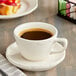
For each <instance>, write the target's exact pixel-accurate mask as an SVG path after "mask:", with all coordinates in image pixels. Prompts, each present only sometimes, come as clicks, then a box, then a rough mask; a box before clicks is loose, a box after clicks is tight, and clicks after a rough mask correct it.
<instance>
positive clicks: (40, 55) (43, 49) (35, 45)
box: [14, 22, 67, 61]
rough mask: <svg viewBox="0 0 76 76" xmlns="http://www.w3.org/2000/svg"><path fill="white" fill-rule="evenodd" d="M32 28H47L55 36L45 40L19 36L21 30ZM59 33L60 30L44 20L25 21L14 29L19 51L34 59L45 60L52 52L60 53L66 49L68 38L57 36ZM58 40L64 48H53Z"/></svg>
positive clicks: (25, 56)
mask: <svg viewBox="0 0 76 76" xmlns="http://www.w3.org/2000/svg"><path fill="white" fill-rule="evenodd" d="M30 28H42V29H46V30H48V31H50V32H51V33H52V34H53V36H52V37H50V38H48V39H44V40H28V39H23V38H21V37H20V36H19V33H20V32H21V31H23V30H26V29H30ZM57 35H58V30H57V29H56V28H55V26H53V25H51V24H48V23H43V22H29V23H24V24H21V25H19V26H17V27H16V28H15V30H14V36H15V39H16V43H17V45H18V48H19V52H20V53H21V55H22V56H23V57H24V58H26V59H29V60H34V61H37V60H44V59H46V58H48V56H49V55H51V53H59V52H63V51H64V50H66V48H67V39H65V38H57ZM57 42H58V43H60V45H62V46H63V49H59V50H53V49H55V47H54V48H53V45H54V44H55V43H57Z"/></svg>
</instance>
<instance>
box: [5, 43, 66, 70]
mask: <svg viewBox="0 0 76 76" xmlns="http://www.w3.org/2000/svg"><path fill="white" fill-rule="evenodd" d="M56 45H58V46H59V45H60V44H58V43H57V44H56ZM57 48H58V47H57ZM6 57H7V59H8V60H9V62H10V63H12V64H13V65H15V66H17V67H19V68H21V69H24V70H28V71H45V70H48V69H51V68H53V67H55V66H56V65H58V64H59V63H61V62H62V61H63V60H64V58H65V51H64V52H61V53H55V54H51V55H49V58H47V59H45V60H43V61H29V60H27V59H25V58H23V57H22V56H21V54H20V53H19V50H18V47H17V45H16V43H13V44H11V45H10V46H9V47H8V48H7V50H6Z"/></svg>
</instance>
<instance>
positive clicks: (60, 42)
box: [51, 38, 68, 53]
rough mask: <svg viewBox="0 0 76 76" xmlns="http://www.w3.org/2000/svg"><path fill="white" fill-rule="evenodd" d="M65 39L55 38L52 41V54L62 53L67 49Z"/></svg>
mask: <svg viewBox="0 0 76 76" xmlns="http://www.w3.org/2000/svg"><path fill="white" fill-rule="evenodd" d="M67 44H68V42H67V39H66V38H56V39H55V40H54V45H53V48H52V50H51V52H52V53H58V52H63V51H64V50H66V48H67Z"/></svg>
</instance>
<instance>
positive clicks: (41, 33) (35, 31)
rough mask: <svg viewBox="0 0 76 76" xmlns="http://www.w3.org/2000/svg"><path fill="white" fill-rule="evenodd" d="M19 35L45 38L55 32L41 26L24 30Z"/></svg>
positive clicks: (28, 37) (29, 37) (30, 37)
mask: <svg viewBox="0 0 76 76" xmlns="http://www.w3.org/2000/svg"><path fill="white" fill-rule="evenodd" d="M19 36H20V37H21V38H24V39H28V40H43V39H48V38H50V37H52V36H53V34H52V33H51V32H50V31H48V30H45V29H41V28H32V29H28V30H23V31H22V32H20V33H19Z"/></svg>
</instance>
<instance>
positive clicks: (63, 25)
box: [0, 0, 76, 76]
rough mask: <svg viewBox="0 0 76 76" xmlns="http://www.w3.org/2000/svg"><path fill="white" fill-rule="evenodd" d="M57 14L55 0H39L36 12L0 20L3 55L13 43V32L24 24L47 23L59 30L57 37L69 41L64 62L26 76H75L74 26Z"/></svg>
mask: <svg viewBox="0 0 76 76" xmlns="http://www.w3.org/2000/svg"><path fill="white" fill-rule="evenodd" d="M56 13H57V0H39V7H38V9H37V10H36V11H34V12H33V13H31V14H29V15H28V16H24V17H21V18H17V19H11V20H0V52H1V53H2V54H5V51H6V48H7V47H8V46H9V45H10V44H11V43H13V42H14V41H15V40H14V37H13V30H14V28H15V27H16V26H18V25H19V24H22V23H25V22H35V21H37V22H38V21H40V22H47V23H50V24H53V25H55V26H56V27H57V29H58V30H59V35H58V36H59V37H66V38H67V39H68V41H69V45H68V48H67V51H66V52H67V53H66V58H65V60H64V61H63V62H62V63H61V64H59V65H58V66H57V67H55V68H53V69H50V70H48V71H43V72H28V71H25V73H26V74H27V75H28V76H76V59H75V58H76V25H75V24H73V23H71V22H69V21H67V20H64V19H62V18H59V17H58V16H56Z"/></svg>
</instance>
